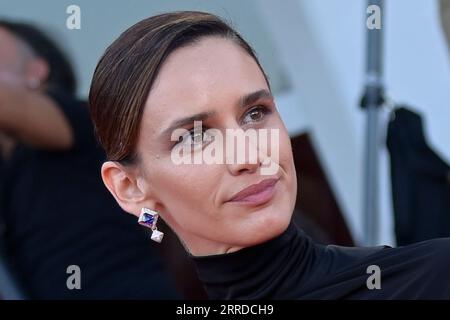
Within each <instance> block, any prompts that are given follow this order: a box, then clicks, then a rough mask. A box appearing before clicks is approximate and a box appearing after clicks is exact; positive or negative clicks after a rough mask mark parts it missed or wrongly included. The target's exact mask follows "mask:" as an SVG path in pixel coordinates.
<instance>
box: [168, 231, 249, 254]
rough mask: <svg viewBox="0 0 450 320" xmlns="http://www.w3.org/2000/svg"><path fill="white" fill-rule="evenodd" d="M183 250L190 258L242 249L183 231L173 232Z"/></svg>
mask: <svg viewBox="0 0 450 320" xmlns="http://www.w3.org/2000/svg"><path fill="white" fill-rule="evenodd" d="M175 233H176V234H177V235H178V238H179V239H180V241H181V243H182V244H183V246H184V248H185V250H186V251H187V252H189V253H190V254H191V255H192V256H209V255H216V254H223V253H231V252H235V251H238V250H240V249H242V247H238V246H233V245H229V244H224V243H220V242H216V241H212V240H209V239H205V238H202V237H198V236H196V235H194V234H191V233H188V232H186V231H184V230H175Z"/></svg>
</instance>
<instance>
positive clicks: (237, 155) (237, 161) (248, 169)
mask: <svg viewBox="0 0 450 320" xmlns="http://www.w3.org/2000/svg"><path fill="white" fill-rule="evenodd" d="M229 139H233V137H230V136H228V135H227V143H229ZM248 140H249V141H248ZM231 151H233V152H232V153H230V152H231ZM262 161H263V158H262V157H261V155H260V152H259V149H258V145H257V142H256V141H252V139H239V138H238V139H237V141H236V143H235V144H234V148H229V149H227V150H226V165H227V167H228V171H229V172H230V173H231V175H233V176H237V175H241V174H245V173H255V172H257V171H258V169H259V168H260V167H261V166H262Z"/></svg>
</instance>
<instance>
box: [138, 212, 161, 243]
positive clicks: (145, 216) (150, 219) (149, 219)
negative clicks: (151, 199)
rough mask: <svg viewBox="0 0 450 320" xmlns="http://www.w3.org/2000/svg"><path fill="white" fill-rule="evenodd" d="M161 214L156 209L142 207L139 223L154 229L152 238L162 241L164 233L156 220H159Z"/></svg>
mask: <svg viewBox="0 0 450 320" xmlns="http://www.w3.org/2000/svg"><path fill="white" fill-rule="evenodd" d="M158 217H159V214H158V212H156V211H155V210H152V209H148V208H142V210H141V215H140V216H139V219H138V223H139V224H140V225H143V226H145V227H147V228H150V229H152V237H151V238H152V240H153V241H156V242H158V243H161V241H162V238H163V236H164V233H162V232H161V231H158V229H157V228H156V222H158Z"/></svg>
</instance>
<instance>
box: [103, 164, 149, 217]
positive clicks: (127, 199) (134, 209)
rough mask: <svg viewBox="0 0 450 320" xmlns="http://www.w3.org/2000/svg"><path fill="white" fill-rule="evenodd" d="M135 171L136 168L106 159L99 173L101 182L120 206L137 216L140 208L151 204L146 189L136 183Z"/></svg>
mask: <svg viewBox="0 0 450 320" xmlns="http://www.w3.org/2000/svg"><path fill="white" fill-rule="evenodd" d="M135 171H137V170H133V169H129V168H126V167H124V166H123V165H121V164H120V163H118V162H115V161H106V162H105V163H103V165H102V169H101V174H102V179H103V183H104V184H105V186H106V188H107V189H108V190H109V192H111V194H112V195H113V196H114V198H115V199H116V201H117V203H118V204H119V205H120V207H121V208H122V209H123V210H125V211H126V212H128V213H131V214H133V215H135V216H137V217H139V214H140V212H141V208H142V207H144V206H151V203H149V199H148V197H147V194H146V190H143V188H144V187H143V186H142V185H141V184H139V183H138V178H139V177H138V176H137V173H136V172H135ZM150 202H151V201H150ZM144 203H145V205H144Z"/></svg>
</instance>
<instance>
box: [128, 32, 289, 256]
mask: <svg viewBox="0 0 450 320" xmlns="http://www.w3.org/2000/svg"><path fill="white" fill-rule="evenodd" d="M255 92H259V93H260V94H256V95H253V98H255V96H256V100H255V99H247V100H248V101H246V103H245V104H244V105H242V104H243V103H244V100H243V97H245V96H247V95H249V94H251V93H255ZM251 100H253V101H251ZM186 119H187V120H186ZM193 119H197V120H200V119H201V121H202V122H201V125H202V128H203V131H205V130H207V129H217V130H218V131H216V133H217V132H218V134H220V133H222V134H223V143H224V144H223V145H222V144H221V146H225V145H226V143H227V142H229V140H230V139H231V138H230V136H227V134H226V130H227V129H231V130H236V129H242V130H244V131H245V132H247V131H248V130H257V132H261V129H266V132H268V133H267V135H266V136H267V141H268V142H270V143H268V144H267V145H266V144H264V145H262V144H261V145H259V144H257V143H246V144H242V143H240V144H239V142H237V143H236V145H237V146H236V148H234V149H233V150H234V151H235V152H236V153H239V152H241V155H242V154H243V155H244V156H245V161H240V162H239V161H238V160H237V157H236V156H235V157H234V159H231V160H230V159H228V160H224V161H223V162H222V163H205V161H202V163H200V164H198V163H197V164H195V163H192V164H186V163H182V164H177V163H175V162H176V161H174V160H173V159H174V158H173V154H174V152H175V150H178V151H179V150H180V149H177V148H180V147H188V148H187V149H184V150H188V151H189V152H188V155H189V154H190V155H192V156H193V157H194V154H198V153H202V152H203V151H205V149H206V148H207V147H208V144H209V145H210V146H211V142H207V141H205V142H202V141H200V143H198V141H199V140H195V139H198V138H199V137H201V136H202V134H201V132H200V136H199V135H198V134H197V133H198V132H196V134H193V132H188V131H185V132H187V133H185V134H184V135H182V136H180V137H179V139H177V141H172V140H173V139H171V138H172V134H173V132H174V129H175V128H184V129H187V130H191V129H192V128H193V127H194V120H193ZM263 131H264V130H263ZM235 132H238V131H235ZM269 132H271V133H273V134H275V133H274V132H278V135H276V134H275V136H274V137H275V140H271V138H272V139H273V137H270V136H269V135H270V133H269ZM191 134H192V135H191ZM139 135H140V136H139V139H138V145H137V151H138V154H139V157H140V161H139V164H138V166H139V169H140V170H139V172H140V175H141V177H140V179H138V181H139V183H140V185H141V188H142V190H144V193H145V197H146V199H148V202H147V205H148V206H149V207H150V208H151V209H155V210H157V211H159V213H160V215H161V217H162V218H163V219H164V220H165V221H166V222H167V224H168V225H169V226H170V227H171V228H172V229H173V230H174V232H175V233H176V234H177V235H178V236H179V237H180V239H181V241H182V242H183V243H184V245H185V246H186V247H187V249H188V250H189V251H190V252H191V253H192V254H193V255H208V254H218V253H225V252H232V251H236V250H238V249H240V248H242V247H247V246H251V245H255V244H258V243H261V242H263V241H266V240H268V239H270V238H272V237H274V236H276V235H278V234H279V233H281V232H282V231H284V230H285V228H286V227H287V225H288V224H289V221H290V219H291V215H292V212H293V209H294V205H295V199H296V192H297V182H296V174H295V168H294V163H293V158H292V150H291V144H290V140H289V136H288V133H287V131H286V128H285V127H284V124H283V122H282V120H281V118H280V115H279V113H278V112H277V109H276V105H275V102H274V101H273V99H272V98H271V95H270V91H269V88H268V85H267V83H266V80H265V78H264V75H263V73H262V72H261V70H260V69H259V67H258V65H257V64H256V62H255V61H254V59H253V58H252V57H251V56H250V55H248V54H247V53H246V52H245V51H244V50H243V49H241V48H240V47H239V46H238V45H236V44H235V43H233V42H232V41H231V40H228V39H224V38H219V37H208V38H204V39H202V40H201V41H200V42H198V43H196V44H193V45H190V46H187V47H183V48H180V49H178V50H176V51H174V52H173V53H172V54H171V55H170V56H169V57H168V59H167V60H166V62H165V63H164V65H163V67H162V69H161V70H160V73H159V75H158V78H157V79H156V81H155V83H154V86H153V87H152V90H151V92H150V94H149V96H148V99H147V102H146V105H145V109H144V114H143V119H142V123H141V127H140V134H139ZM194 135H195V136H196V138H193V136H194ZM205 136H206V134H205ZM177 137H178V135H176V136H175V138H177ZM215 139H218V138H215ZM194 140H195V141H197V144H196V145H195V146H192V144H193V141H194ZM217 141H219V140H217ZM271 141H272V142H271ZM235 142H236V140H235ZM241 142H242V141H241ZM216 146H217V145H216ZM252 148H253V149H252ZM250 149H252V150H250ZM222 150H223V153H224V154H225V153H226V152H225V147H223V148H222ZM255 150H257V152H256V154H257V156H256V157H257V159H256V158H255V157H253V158H252V157H251V154H252V151H255ZM216 152H218V151H216ZM253 154H255V153H253ZM264 155H266V156H269V158H270V159H271V162H270V166H272V168H275V170H271V171H270V172H268V173H267V172H266V173H265V174H262V169H263V165H261V163H260V162H261V161H263V160H264V159H266V158H267V157H265V156H264ZM184 156H186V153H184ZM241 159H242V158H241ZM266 160H267V159H266ZM268 163H269V162H267V163H265V164H266V165H267V164H268ZM263 180H265V181H264V182H262V181H263ZM260 182H262V183H261V184H259V185H258V186H257V187H255V186H253V187H250V188H248V189H246V190H245V191H243V192H241V193H240V194H239V195H237V194H238V193H239V192H240V191H241V190H243V189H245V188H247V187H249V186H252V185H255V184H258V183H260ZM138 210H139V209H138V208H136V210H135V211H136V212H134V213H135V214H137V215H138V214H139V211H138Z"/></svg>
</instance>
